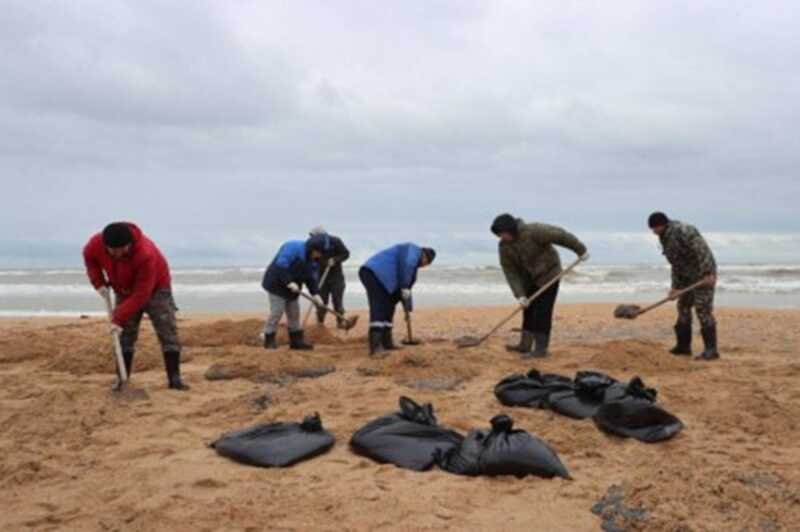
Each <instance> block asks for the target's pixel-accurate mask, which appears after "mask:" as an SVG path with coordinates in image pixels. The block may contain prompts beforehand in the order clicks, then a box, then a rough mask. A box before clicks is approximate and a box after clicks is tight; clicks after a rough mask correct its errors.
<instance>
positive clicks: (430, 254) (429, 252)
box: [422, 248, 436, 264]
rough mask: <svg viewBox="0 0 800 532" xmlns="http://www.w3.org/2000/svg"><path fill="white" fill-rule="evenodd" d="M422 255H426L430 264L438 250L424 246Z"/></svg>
mask: <svg viewBox="0 0 800 532" xmlns="http://www.w3.org/2000/svg"><path fill="white" fill-rule="evenodd" d="M422 256H423V257H425V259H426V260H427V261H428V264H431V263H433V261H434V259H435V258H436V250H435V249H433V248H422Z"/></svg>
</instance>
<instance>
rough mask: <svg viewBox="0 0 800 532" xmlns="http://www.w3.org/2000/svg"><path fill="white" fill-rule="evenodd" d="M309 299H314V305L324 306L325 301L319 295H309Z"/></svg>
mask: <svg viewBox="0 0 800 532" xmlns="http://www.w3.org/2000/svg"><path fill="white" fill-rule="evenodd" d="M311 299H312V300H313V301H314V304H315V305H316V306H318V307H324V306H325V302H324V301H323V300H322V296H320V295H316V296H311Z"/></svg>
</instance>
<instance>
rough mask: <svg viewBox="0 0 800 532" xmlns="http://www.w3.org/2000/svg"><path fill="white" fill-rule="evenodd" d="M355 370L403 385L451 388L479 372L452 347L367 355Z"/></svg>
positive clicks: (421, 387) (429, 388)
mask: <svg viewBox="0 0 800 532" xmlns="http://www.w3.org/2000/svg"><path fill="white" fill-rule="evenodd" d="M356 372H357V373H358V374H360V375H362V376H365V377H377V376H386V377H392V378H393V379H394V381H395V382H396V383H398V384H401V385H403V386H408V387H411V388H417V389H428V390H434V391H436V390H450V389H453V388H455V387H457V386H458V385H459V384H461V383H463V382H466V381H468V380H470V379H471V378H473V377H474V376H475V375H477V373H478V371H477V370H476V368H474V367H472V366H470V365H468V364H465V363H464V357H463V356H461V353H460V352H453V350H452V349H432V350H423V349H421V348H416V349H410V348H409V349H403V350H398V351H393V352H392V353H391V354H389V356H387V357H386V358H381V359H369V358H368V359H366V360H365V361H364V362H363V363H361V364H360V365H359V366H358V367H357V368H356Z"/></svg>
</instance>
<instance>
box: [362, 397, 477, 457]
mask: <svg viewBox="0 0 800 532" xmlns="http://www.w3.org/2000/svg"><path fill="white" fill-rule="evenodd" d="M463 439H464V437H463V436H462V435H461V434H459V433H457V432H454V431H452V430H449V429H447V428H444V427H440V426H439V425H438V424H437V422H436V416H434V415H433V406H432V405H431V404H430V403H428V404H425V405H423V406H420V405H418V404H417V403H415V402H414V401H413V400H411V399H409V398H408V397H401V398H400V411H399V412H395V413H393V414H389V415H386V416H383V417H380V418H378V419H375V420H373V421H370V422H369V423H367V424H366V425H364V426H363V427H362V428H360V429H359V430H358V431H356V432H355V433H354V434H353V437H352V438H351V439H350V447H351V448H352V449H353V451H354V452H355V453H357V454H360V455H363V456H366V457H368V458H371V459H373V460H375V461H376V462H380V463H389V464H394V465H396V466H398V467H402V468H405V469H413V470H415V471H425V470H427V469H430V468H431V466H433V464H434V463H435V455H436V453H437V451H439V452H446V451H449V450H450V449H452V448H453V447H455V446H456V445H458V444H459V443H461V441H462V440H463Z"/></svg>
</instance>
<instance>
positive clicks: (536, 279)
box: [491, 214, 589, 358]
mask: <svg viewBox="0 0 800 532" xmlns="http://www.w3.org/2000/svg"><path fill="white" fill-rule="evenodd" d="M491 230H492V233H494V234H495V235H497V236H498V237H499V238H500V244H499V253H500V266H502V268H503V273H504V274H505V276H506V281H507V282H508V285H509V287H511V291H512V292H513V293H514V297H516V298H517V300H518V301H519V304H520V305H522V306H523V307H524V308H525V312H524V318H523V321H522V335H521V336H520V342H519V345H516V346H508V349H509V350H510V351H518V352H520V353H522V358H533V357H545V356H547V348H548V346H549V345H550V331H551V330H552V326H553V307H554V306H555V304H556V297H557V296H558V287H559V283H553V285H552V286H550V288H548V289H547V290H546V291H545V292H544V293H542V295H540V296H539V297H538V298H537V299H536V300H535V301H533V302H532V303H530V304H528V298H529V297H530V296H532V295H533V294H534V292H536V291H537V290H538V289H539V288H541V287H542V286H544V285H545V284H547V282H548V281H550V280H551V279H553V278H554V277H556V276H557V275H559V274H560V273H561V271H562V269H561V259H560V258H559V256H558V251H556V248H555V247H554V246H561V247H565V248H568V249H571V250H572V251H574V252H575V253H576V254H577V255H578V256H579V257H580V258H581V260H588V259H589V254H588V253H587V251H586V246H585V245H583V243H582V242H581V241H580V240H578V238H577V237H576V236H575V235H573V234H572V233H570V232H568V231H565V230H564V229H562V228H560V227H556V226H553V225H547V224H541V223H529V224H527V223H525V222H524V221H523V220H522V219H521V218H514V217H513V216H511V215H510V214H501V215H500V216H498V217H497V218H495V220H494V223H492V227H491ZM534 342H535V343H536V346H535V348H534V349H533V350H531V348H532V346H533V344H534Z"/></svg>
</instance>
